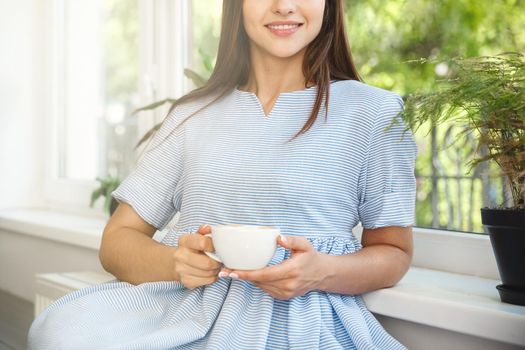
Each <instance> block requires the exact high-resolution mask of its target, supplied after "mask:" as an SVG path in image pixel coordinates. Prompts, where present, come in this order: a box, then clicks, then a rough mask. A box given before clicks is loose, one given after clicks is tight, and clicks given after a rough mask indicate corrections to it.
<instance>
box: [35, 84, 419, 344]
mask: <svg viewBox="0 0 525 350" xmlns="http://www.w3.org/2000/svg"><path fill="white" fill-rule="evenodd" d="M316 93H317V87H311V88H307V89H304V90H300V91H294V92H286V93H281V94H280V95H279V98H278V99H277V101H276V102H275V105H274V107H273V110H272V111H271V112H270V114H269V116H268V117H266V116H265V115H264V112H263V109H262V106H261V103H260V101H259V99H258V98H257V96H256V95H255V94H254V93H251V92H246V91H240V90H237V89H235V90H233V91H232V93H231V94H229V95H227V96H226V97H224V98H222V99H221V100H219V101H217V102H215V103H213V104H212V105H210V106H209V107H207V108H206V109H204V110H202V111H200V112H199V113H197V114H196V115H195V116H193V117H191V118H190V119H189V120H188V121H187V122H186V123H185V124H184V125H183V126H182V127H180V128H178V129H176V130H175V132H174V133H172V134H171V136H169V138H168V139H166V140H165V141H164V142H163V143H160V142H159V141H160V140H162V139H164V137H165V136H166V135H168V134H169V133H170V132H171V131H172V130H174V128H175V127H176V126H177V125H179V123H180V122H181V121H182V120H183V119H184V118H185V117H186V116H188V115H189V114H190V113H192V112H194V111H196V110H197V109H198V108H199V107H201V106H202V105H203V103H204V102H205V101H200V102H190V103H186V104H183V105H180V106H178V107H177V108H175V109H174V110H173V111H172V112H171V113H170V114H169V115H168V117H167V120H166V122H165V123H164V125H163V127H162V128H161V129H160V130H159V132H158V133H157V134H156V136H155V138H154V140H153V142H152V146H151V148H149V151H148V152H146V153H145V155H144V157H143V158H142V159H141V160H140V162H139V163H138V165H137V167H136V168H135V169H134V171H133V172H132V173H131V174H130V175H129V176H128V177H127V178H126V179H125V180H124V181H123V182H122V184H121V185H120V186H119V187H118V188H117V189H116V190H115V192H113V196H114V197H115V198H116V199H118V200H119V201H123V202H127V203H129V204H130V205H131V206H133V208H134V209H135V210H136V212H137V213H138V214H139V215H140V216H141V217H142V218H143V219H144V220H146V221H147V222H149V223H150V224H152V225H153V226H155V227H157V228H158V229H162V228H164V227H165V225H166V224H167V223H168V222H169V221H170V220H171V219H172V217H173V216H174V214H175V213H176V212H178V211H180V219H179V221H178V222H177V224H176V225H175V226H174V227H173V228H171V229H170V230H169V232H168V233H167V234H166V236H165V238H164V239H163V243H164V244H166V245H170V246H176V245H177V241H178V238H179V237H180V235H182V234H184V233H187V232H193V231H195V230H197V228H198V227H199V225H201V224H205V223H208V224H219V223H242V224H252V225H275V226H278V227H279V228H280V229H281V232H282V233H283V234H284V235H298V236H305V237H307V238H308V239H309V241H310V242H311V243H312V245H313V246H314V247H315V248H316V249H317V250H318V251H320V252H323V253H327V254H334V255H341V254H349V253H354V252H356V251H358V250H359V249H361V248H362V245H361V243H360V241H359V240H358V239H356V238H355V237H354V236H353V235H352V231H351V230H352V228H353V227H354V226H355V225H356V224H357V223H358V222H359V221H361V222H362V224H363V227H364V228H376V227H382V226H408V225H412V224H413V223H414V204H415V177H414V161H415V157H416V144H415V142H414V138H413V135H412V133H411V131H408V132H407V133H403V131H404V127H405V124H403V122H401V123H399V124H397V125H394V126H393V127H392V128H391V129H389V130H387V131H385V130H384V129H385V128H386V127H387V126H389V125H390V123H391V121H392V120H393V119H394V118H398V117H396V116H397V115H398V112H399V111H400V110H401V109H402V105H403V103H402V100H401V98H400V97H399V96H398V95H397V94H395V93H392V92H389V91H386V90H383V89H379V88H377V87H372V86H369V85H366V84H364V83H361V82H357V81H350V80H349V81H337V82H333V83H332V84H331V87H330V100H329V105H328V107H329V108H328V111H329V113H328V119H327V120H326V121H325V118H324V111H325V106H324V105H323V106H322V108H321V111H320V115H319V117H318V119H317V120H316V122H315V124H314V125H313V127H312V128H311V129H310V130H309V131H308V132H307V133H306V134H304V135H301V136H299V137H298V138H296V139H294V140H293V141H291V142H289V143H285V141H287V140H288V139H289V138H291V137H292V136H293V135H295V133H296V132H297V131H298V130H300V129H301V127H302V126H303V124H304V123H305V121H306V120H307V118H308V117H309V114H310V111H311V108H312V106H313V103H314V99H315V96H316ZM403 134H404V135H403ZM402 136H403V137H402ZM159 144H160V146H159ZM157 146H158V147H157ZM289 255H290V252H289V251H288V250H285V249H284V248H282V247H279V248H278V250H277V253H276V254H275V256H274V258H273V260H272V261H271V263H270V264H271V265H273V264H278V263H280V262H282V261H283V260H284V259H286V258H288V257H289ZM29 348H30V349H54V350H56V349H331V350H332V349H405V347H404V346H403V345H402V344H400V343H399V342H398V341H397V340H395V339H394V338H393V337H392V336H391V335H390V334H388V333H387V332H386V331H385V330H384V329H383V327H382V326H381V325H380V323H379V322H378V321H377V320H376V319H375V318H374V316H373V315H372V314H371V313H370V312H369V311H368V310H367V308H366V305H365V304H364V302H363V299H362V298H361V296H360V295H342V294H335V293H326V292H322V291H310V292H308V293H307V294H305V295H303V296H299V297H295V298H292V299H290V300H286V301H281V300H277V299H274V298H272V297H271V296H270V295H268V294H267V293H266V292H264V291H263V290H262V289H259V288H258V287H256V286H254V285H253V284H252V283H250V282H248V281H243V280H232V279H230V278H222V279H219V281H218V282H216V283H214V284H211V285H208V286H203V287H199V288H196V289H194V290H189V289H186V288H185V287H184V286H183V285H182V284H181V283H179V282H176V281H165V282H148V283H143V284H140V285H137V286H135V285H132V284H129V283H126V282H121V281H118V280H115V281H111V282H108V283H104V284H100V285H96V286H92V287H88V288H85V289H82V290H79V291H76V292H73V293H71V294H68V295H66V296H64V297H62V298H61V299H59V300H57V301H56V302H54V303H53V304H52V305H50V306H49V307H48V308H47V309H46V310H45V311H44V312H43V313H42V314H40V315H39V316H38V318H37V319H36V320H35V321H34V322H33V324H32V327H31V329H30V332H29Z"/></svg>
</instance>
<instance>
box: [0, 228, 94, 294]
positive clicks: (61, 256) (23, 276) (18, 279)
mask: <svg viewBox="0 0 525 350" xmlns="http://www.w3.org/2000/svg"><path fill="white" fill-rule="evenodd" d="M72 271H99V272H103V271H104V269H103V268H102V265H101V264H100V261H99V259H98V250H96V249H90V248H84V247H80V246H74V245H71V244H67V243H61V242H57V241H52V240H49V239H45V238H44V239H42V238H37V237H33V236H29V235H25V234H23V233H20V232H10V231H6V230H2V229H0V290H4V291H6V292H8V293H11V294H13V295H16V296H18V297H20V298H23V299H25V300H27V301H30V302H33V301H34V298H35V275H36V274H38V273H54V272H72Z"/></svg>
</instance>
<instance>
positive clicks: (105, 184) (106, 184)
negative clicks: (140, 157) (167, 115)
mask: <svg viewBox="0 0 525 350" xmlns="http://www.w3.org/2000/svg"><path fill="white" fill-rule="evenodd" d="M210 69H211V68H208V70H210ZM184 75H186V76H187V77H188V78H189V79H191V80H192V81H193V84H195V86H197V87H201V86H203V85H204V84H205V83H206V79H205V78H204V77H202V76H200V75H199V74H198V73H196V72H195V71H193V70H191V69H185V70H184ZM175 102H177V100H176V99H172V98H166V99H164V100H161V101H157V102H153V103H151V104H149V105H147V106H144V107H140V108H137V109H135V110H134V111H133V112H132V113H131V115H132V116H137V115H138V113H139V112H141V111H148V110H154V109H156V108H159V107H160V106H163V105H164V104H166V103H170V104H173V103H175ZM160 126H161V123H158V124H156V125H155V126H153V127H152V128H151V129H150V130H148V131H147V132H146V133H145V134H144V135H143V136H142V137H141V138H140V140H139V141H138V142H137V144H136V145H135V147H134V149H135V150H136V149H137V148H138V147H140V145H141V144H143V143H144V142H145V141H147V140H148V139H150V138H151V137H152V136H153V135H154V134H155V131H157V130H158V129H159V128H160ZM96 179H97V181H99V182H100V186H99V187H98V188H96V189H94V190H93V192H92V193H91V201H90V204H89V206H90V207H91V208H92V207H93V205H94V204H95V202H96V201H97V199H98V198H100V197H101V196H102V197H105V201H104V212H105V213H106V214H107V215H108V216H111V215H113V213H114V212H115V210H116V209H117V206H118V202H117V201H116V200H115V198H113V197H112V196H111V193H112V192H113V191H114V190H115V189H116V188H117V187H118V186H119V185H120V183H121V180H120V179H119V178H118V177H113V176H111V175H108V176H105V177H97V178H96Z"/></svg>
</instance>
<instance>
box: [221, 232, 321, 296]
mask: <svg viewBox="0 0 525 350" xmlns="http://www.w3.org/2000/svg"><path fill="white" fill-rule="evenodd" d="M277 243H279V244H280V245H281V246H283V247H284V248H286V249H291V250H292V254H291V257H290V258H289V259H286V260H284V261H283V262H282V263H280V264H277V265H272V266H268V267H265V268H262V269H259V270H250V271H248V270H230V269H227V268H224V269H223V270H222V271H221V273H220V274H219V276H224V277H225V276H227V275H228V274H229V277H232V278H238V279H242V280H246V281H251V282H252V283H253V284H255V285H256V286H258V287H259V288H261V289H263V290H264V291H266V292H267V293H268V294H270V295H271V296H272V297H274V298H276V299H280V300H287V299H291V298H293V297H296V296H300V295H303V294H306V293H307V292H309V291H311V290H314V289H318V288H319V286H320V284H321V282H322V280H323V279H324V276H325V272H326V269H325V266H324V254H322V253H319V252H318V251H317V250H316V249H315V248H314V247H313V246H312V244H311V243H310V242H309V241H308V240H307V239H306V238H305V237H300V236H286V237H285V238H284V240H283V237H282V236H280V237H279V238H278V239H277ZM222 272H224V273H222Z"/></svg>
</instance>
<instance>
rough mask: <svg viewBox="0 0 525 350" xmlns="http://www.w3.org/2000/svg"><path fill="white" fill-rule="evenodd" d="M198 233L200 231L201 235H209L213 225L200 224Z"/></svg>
mask: <svg viewBox="0 0 525 350" xmlns="http://www.w3.org/2000/svg"><path fill="white" fill-rule="evenodd" d="M197 233H200V234H201V235H207V234H208V233H211V226H210V225H208V224H203V225H200V226H199V228H198V229H197Z"/></svg>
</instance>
